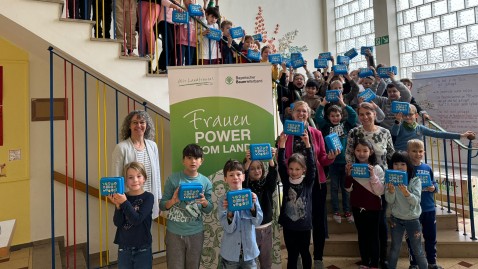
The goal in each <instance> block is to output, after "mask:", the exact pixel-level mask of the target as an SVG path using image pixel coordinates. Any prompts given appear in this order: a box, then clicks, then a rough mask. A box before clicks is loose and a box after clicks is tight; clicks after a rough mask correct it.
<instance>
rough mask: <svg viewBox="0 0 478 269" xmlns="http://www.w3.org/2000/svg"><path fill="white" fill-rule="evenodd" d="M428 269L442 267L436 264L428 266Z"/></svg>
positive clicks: (439, 268)
mask: <svg viewBox="0 0 478 269" xmlns="http://www.w3.org/2000/svg"><path fill="white" fill-rule="evenodd" d="M428 269H443V267H441V266H440V265H438V264H428Z"/></svg>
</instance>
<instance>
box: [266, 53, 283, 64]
mask: <svg viewBox="0 0 478 269" xmlns="http://www.w3.org/2000/svg"><path fill="white" fill-rule="evenodd" d="M269 62H270V63H271V64H282V55H280V54H279V53H277V54H269Z"/></svg>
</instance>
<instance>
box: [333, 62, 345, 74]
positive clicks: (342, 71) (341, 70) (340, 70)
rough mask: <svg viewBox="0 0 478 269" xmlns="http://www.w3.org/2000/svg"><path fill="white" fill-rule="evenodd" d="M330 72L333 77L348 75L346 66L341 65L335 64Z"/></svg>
mask: <svg viewBox="0 0 478 269" xmlns="http://www.w3.org/2000/svg"><path fill="white" fill-rule="evenodd" d="M332 70H333V71H334V74H335V75H345V74H347V73H348V70H347V66H346V65H343V64H337V65H334V66H332Z"/></svg>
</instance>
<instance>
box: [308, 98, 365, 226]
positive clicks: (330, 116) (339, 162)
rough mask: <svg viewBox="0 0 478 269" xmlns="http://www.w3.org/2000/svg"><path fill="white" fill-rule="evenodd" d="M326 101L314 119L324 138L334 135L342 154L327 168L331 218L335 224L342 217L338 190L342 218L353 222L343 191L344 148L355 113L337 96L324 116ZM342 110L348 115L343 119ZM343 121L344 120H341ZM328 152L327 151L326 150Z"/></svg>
mask: <svg viewBox="0 0 478 269" xmlns="http://www.w3.org/2000/svg"><path fill="white" fill-rule="evenodd" d="M327 103H328V102H327V100H325V98H323V100H322V101H321V103H320V106H319V108H317V111H316V114H315V119H316V121H317V127H318V129H319V130H320V131H321V132H322V135H323V136H324V137H326V136H327V135H329V134H332V133H336V134H337V135H338V136H339V138H340V140H341V141H342V147H343V150H342V152H341V153H340V154H339V155H338V156H337V157H336V158H335V161H334V162H333V163H332V164H331V165H330V166H329V178H330V182H331V185H330V192H331V194H330V196H331V199H332V208H333V210H334V215H333V218H334V220H335V221H336V222H337V223H341V222H342V216H341V215H340V212H339V188H340V189H341V190H342V207H343V210H344V217H345V218H346V219H347V221H348V222H349V223H353V222H354V217H353V216H352V213H351V212H350V202H349V193H348V192H347V191H346V190H345V164H346V162H345V148H346V147H347V136H348V133H349V131H350V130H351V129H352V128H354V127H355V126H356V124H357V113H356V112H355V110H354V109H353V108H352V107H351V106H348V105H346V104H345V102H344V99H343V96H342V94H340V95H339V101H338V102H337V103H338V105H331V106H329V107H328V108H327V110H326V112H325V116H324V108H325V106H326V104H327ZM344 110H345V113H346V114H347V115H348V116H347V118H346V119H344V117H343V116H344ZM343 119H344V120H343ZM326 150H327V152H329V149H328V148H327V149H326Z"/></svg>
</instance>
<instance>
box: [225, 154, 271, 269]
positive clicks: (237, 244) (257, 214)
mask: <svg viewBox="0 0 478 269" xmlns="http://www.w3.org/2000/svg"><path fill="white" fill-rule="evenodd" d="M223 172H224V181H226V182H227V184H228V185H229V190H230V191H229V192H228V194H227V199H226V196H223V197H221V198H219V199H218V200H217V201H218V202H217V203H218V212H217V217H218V219H219V222H220V223H221V226H222V228H223V229H224V235H223V236H222V242H221V258H222V259H221V261H222V268H225V269H232V268H257V265H256V258H257V257H258V256H259V248H258V247H257V243H256V231H255V227H256V226H259V225H260V224H261V222H262V217H263V215H262V210H261V206H260V205H259V200H258V199H257V196H256V194H255V193H253V192H251V191H250V190H247V189H244V190H242V183H243V182H244V179H245V170H244V166H243V165H242V163H241V162H239V161H237V160H228V161H227V162H226V164H225V165H224V170H223Z"/></svg>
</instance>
